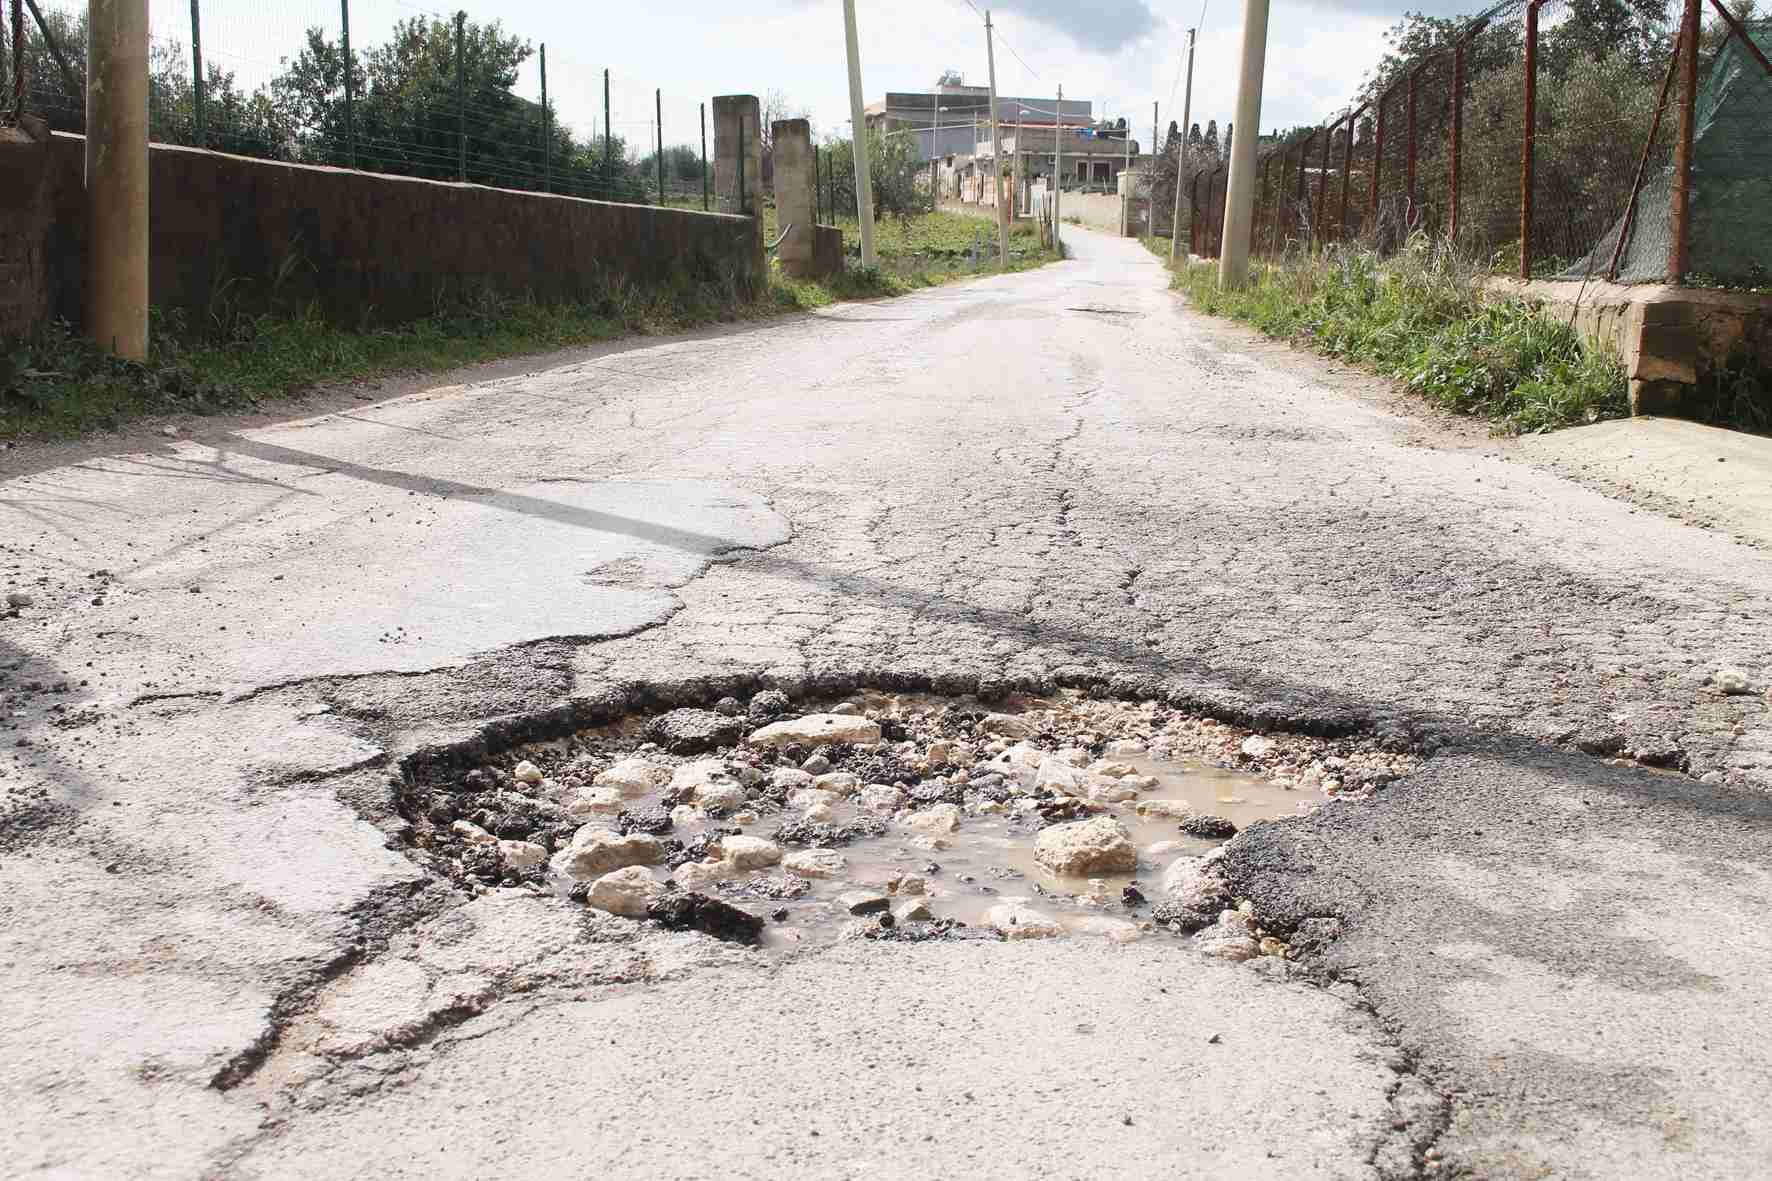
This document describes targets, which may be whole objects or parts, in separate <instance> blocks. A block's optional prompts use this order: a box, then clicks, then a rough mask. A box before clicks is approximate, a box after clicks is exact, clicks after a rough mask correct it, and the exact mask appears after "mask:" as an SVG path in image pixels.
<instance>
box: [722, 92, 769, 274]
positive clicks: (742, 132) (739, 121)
mask: <svg viewBox="0 0 1772 1181" xmlns="http://www.w3.org/2000/svg"><path fill="white" fill-rule="evenodd" d="M761 110H762V107H761V104H759V103H758V102H757V96H756V95H754V94H719V95H715V96H714V209H715V210H717V211H718V212H720V213H740V212H743V213H746V214H748V215H749V216H750V218H751V225H752V226H753V228H754V230H755V237H756V253H755V255H754V256H753V260H752V265H753V266H754V268H755V270H754V271H753V272H752V274H753V276H755V278H756V279H757V280H758V281H762V280H764V279H765V278H766V277H767V276H768V274H769V259H768V258H767V256H766V255H765V253H764V250H763V138H762V136H761V135H759V134H758V132H759V130H760V129H761V127H762V123H761V122H760V119H761ZM740 142H742V143H743V144H744V193H743V200H742V201H741V200H740V193H739V191H738V182H739V175H738V174H739V167H738V148H739V144H740Z"/></svg>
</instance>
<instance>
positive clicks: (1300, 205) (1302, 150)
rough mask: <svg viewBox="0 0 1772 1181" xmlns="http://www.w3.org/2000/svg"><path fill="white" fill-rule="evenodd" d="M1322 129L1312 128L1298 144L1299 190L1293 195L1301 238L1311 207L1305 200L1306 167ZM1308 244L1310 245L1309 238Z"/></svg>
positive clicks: (1294, 212)
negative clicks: (1306, 213) (1312, 145)
mask: <svg viewBox="0 0 1772 1181" xmlns="http://www.w3.org/2000/svg"><path fill="white" fill-rule="evenodd" d="M1320 130H1322V129H1321V128H1318V127H1313V128H1311V130H1310V134H1309V135H1307V136H1305V137H1304V140H1303V141H1302V142H1301V143H1300V144H1299V146H1298V192H1297V194H1296V195H1295V196H1294V197H1293V206H1292V214H1293V216H1294V217H1296V218H1297V219H1298V229H1299V235H1298V236H1299V237H1300V238H1304V236H1305V235H1304V230H1305V229H1306V227H1305V224H1304V211H1305V210H1307V209H1309V208H1310V205H1309V204H1308V203H1307V202H1306V201H1305V197H1304V173H1305V167H1306V166H1307V165H1308V164H1309V163H1310V158H1311V142H1312V141H1313V140H1315V139H1316V138H1317V132H1318V131H1320ZM1306 244H1307V247H1308V240H1307V243H1306Z"/></svg>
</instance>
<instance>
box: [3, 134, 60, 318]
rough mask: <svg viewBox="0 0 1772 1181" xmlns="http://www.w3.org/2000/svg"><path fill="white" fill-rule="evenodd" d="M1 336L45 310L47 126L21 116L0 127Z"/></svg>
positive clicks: (47, 207) (47, 308) (47, 287)
mask: <svg viewBox="0 0 1772 1181" xmlns="http://www.w3.org/2000/svg"><path fill="white" fill-rule="evenodd" d="M0 176H4V177H6V178H7V183H6V184H3V185H0V341H5V340H6V339H7V338H8V337H22V336H29V335H31V333H33V332H35V331H36V330H37V328H38V327H39V326H41V325H42V323H43V321H44V319H45V318H46V317H47V316H48V315H49V268H48V258H47V250H48V239H49V218H50V207H49V185H50V173H49V128H48V127H47V126H46V125H45V124H44V123H43V121H42V120H41V119H36V118H33V117H31V116H28V115H27V116H26V117H25V119H24V122H23V125H22V126H19V127H0Z"/></svg>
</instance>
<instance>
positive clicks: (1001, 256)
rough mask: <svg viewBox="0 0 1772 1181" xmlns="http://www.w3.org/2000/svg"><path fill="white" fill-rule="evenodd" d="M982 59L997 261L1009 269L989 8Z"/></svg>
mask: <svg viewBox="0 0 1772 1181" xmlns="http://www.w3.org/2000/svg"><path fill="white" fill-rule="evenodd" d="M984 59H985V64H986V65H987V66H989V67H990V81H991V172H992V173H993V174H994V175H995V176H996V178H997V189H996V192H997V261H998V262H999V263H1001V264H1002V266H1003V269H1004V270H1008V269H1009V206H1007V205H1005V204H1003V137H1002V135H1001V134H999V133H998V131H997V50H996V46H995V45H993V44H992V40H991V10H990V9H988V8H987V9H985V10H984Z"/></svg>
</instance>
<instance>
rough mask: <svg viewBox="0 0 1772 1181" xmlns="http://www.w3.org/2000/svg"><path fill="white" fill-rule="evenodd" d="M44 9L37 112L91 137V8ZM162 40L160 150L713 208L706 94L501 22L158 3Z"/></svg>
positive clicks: (31, 46) (284, 3)
mask: <svg viewBox="0 0 1772 1181" xmlns="http://www.w3.org/2000/svg"><path fill="white" fill-rule="evenodd" d="M38 7H39V9H40V10H41V11H42V14H43V20H44V25H45V26H46V28H47V32H48V34H49V37H48V41H47V42H46V40H45V37H44V36H43V33H42V31H40V30H39V29H38V28H37V27H36V24H35V22H34V21H33V20H31V19H30V18H29V17H27V18H26V19H25V23H24V30H23V32H24V35H23V37H22V39H21V40H20V42H19V45H18V52H17V56H18V58H19V59H21V60H22V65H23V69H22V80H23V83H24V85H23V107H24V109H25V110H27V111H30V112H32V113H34V114H37V115H40V116H41V117H43V118H44V119H45V120H47V122H48V123H49V125H50V127H51V129H52V130H56V131H70V132H83V131H84V130H85V125H86V112H85V85H86V77H85V66H86V20H87V16H86V6H85V5H84V4H82V3H77V2H70V0H38ZM0 24H4V25H5V26H6V28H5V36H6V38H7V41H8V46H7V49H8V52H7V53H5V54H3V55H0V68H4V70H5V71H6V77H5V82H6V86H5V94H6V95H7V97H8V99H10V98H11V96H12V94H13V90H14V86H15V84H16V83H17V81H18V80H19V79H20V77H21V72H20V71H19V70H18V69H17V67H15V66H14V65H13V64H12V62H13V59H14V45H13V34H12V32H11V28H10V18H9V19H8V20H7V21H5V22H0ZM347 29H348V32H347ZM149 35H150V41H149V84H148V120H149V135H150V137H151V138H152V139H153V140H154V141H156V142H159V143H170V144H183V145H190V146H196V147H206V148H212V149H216V150H219V151H224V152H231V153H235V154H238V155H245V156H256V157H262V158H267V159H274V160H288V161H293V162H298V163H304V164H327V165H336V166H340V167H351V168H359V169H362V170H365V171H374V172H386V173H394V174H398V175H402V176H417V177H425V178H429V179H433V180H465V181H468V182H471V183H476V184H484V185H492V186H497V187H501V188H514V189H529V190H536V191H542V190H546V191H551V192H555V193H563V194H567V195H570V196H576V197H592V198H598V199H603V200H614V201H626V202H645V203H658V202H664V203H670V204H681V205H693V206H697V207H699V206H700V205H701V203H702V201H703V198H704V195H707V193H708V184H709V179H708V175H707V173H708V170H709V168H710V166H709V165H708V164H707V161H706V159H705V155H704V136H703V128H704V124H703V118H704V108H705V103H706V99H705V98H704V97H703V96H685V95H680V94H666V93H664V92H663V91H662V90H661V89H659V88H657V87H654V86H650V85H648V84H647V83H646V82H644V81H643V80H641V79H638V78H632V77H627V76H624V75H623V74H621V73H620V72H619V71H615V70H608V69H606V68H605V67H603V66H600V65H595V64H592V63H590V62H587V61H584V60H583V59H581V58H579V57H577V56H576V55H573V54H567V53H560V52H558V51H557V50H553V51H550V50H549V49H548V48H547V47H545V46H543V45H538V44H536V43H534V42H532V41H530V40H528V39H526V38H524V37H523V36H522V35H521V34H520V33H515V32H512V31H510V30H508V29H506V28H505V27H504V26H503V24H502V23H501V22H500V21H498V20H497V19H483V18H477V17H476V16H475V15H473V14H471V13H454V12H442V11H437V10H433V9H430V8H426V7H422V6H418V5H414V4H410V3H407V2H405V0H345V2H344V3H335V2H333V0H281V2H279V3H277V4H273V5H264V4H248V3H246V2H245V0H210V2H209V3H207V4H203V3H199V4H196V5H191V6H189V7H188V8H187V6H185V5H182V4H181V5H171V4H156V5H154V6H153V7H152V9H151V10H150V26H149ZM50 43H53V46H54V47H55V48H59V50H60V53H61V57H62V59H63V61H64V62H65V64H66V66H67V67H68V69H67V71H66V73H64V72H63V70H62V68H61V65H60V64H58V62H57V60H56V55H55V53H54V51H53V49H52V46H51V44H50ZM347 45H348V51H347ZM347 53H348V58H347ZM199 60H200V61H201V69H200V70H199V69H198V66H197V63H198V61H199ZM347 60H348V62H349V68H348V70H347V66H346V63H347ZM544 60H545V63H546V64H545V67H544V64H543V63H544ZM544 70H545V81H544ZM544 93H545V100H546V101H545V103H544ZM6 105H7V106H8V107H10V105H11V104H10V102H8V103H7V104H6ZM750 131H751V133H752V134H755V132H756V129H754V128H752V129H750ZM709 134H711V129H710V130H709ZM708 150H711V144H710V145H709V148H708ZM661 165H662V166H661Z"/></svg>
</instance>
